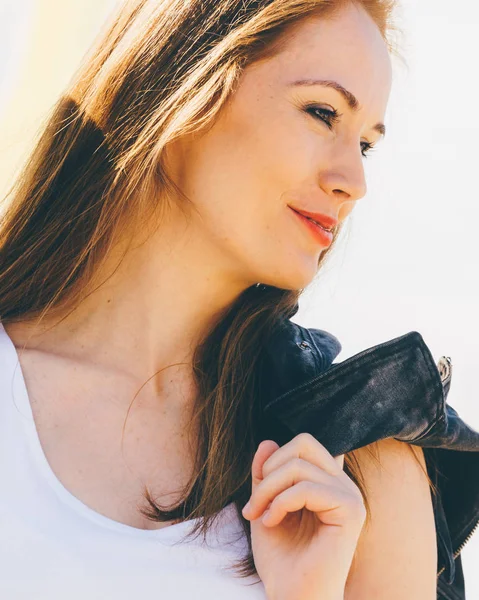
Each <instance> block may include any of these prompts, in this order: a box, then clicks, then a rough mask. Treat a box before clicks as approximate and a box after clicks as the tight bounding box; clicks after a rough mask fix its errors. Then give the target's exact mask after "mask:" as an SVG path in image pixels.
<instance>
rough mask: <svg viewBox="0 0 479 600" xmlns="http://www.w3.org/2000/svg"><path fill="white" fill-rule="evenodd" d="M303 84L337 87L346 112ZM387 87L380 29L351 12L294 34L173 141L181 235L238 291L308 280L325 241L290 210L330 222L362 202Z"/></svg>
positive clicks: (334, 99)
mask: <svg viewBox="0 0 479 600" xmlns="http://www.w3.org/2000/svg"><path fill="white" fill-rule="evenodd" d="M305 80H308V81H310V82H312V81H313V80H321V81H324V80H328V81H332V82H336V83H337V84H340V86H342V87H343V88H344V89H345V90H347V91H348V92H349V103H348V98H347V97H345V96H344V95H343V94H341V93H340V91H338V90H337V89H335V88H334V87H331V86H326V85H320V84H314V85H311V84H308V85H305V84H301V85H300V84H295V82H298V81H303V82H304V81H305ZM391 80H392V70H391V61H390V56H389V52H388V49H387V46H386V43H385V42H384V40H383V39H382V37H381V34H380V32H379V30H378V29H377V27H376V25H375V23H374V22H373V21H372V19H371V18H370V17H369V15H368V14H367V13H366V12H365V11H364V10H363V9H362V8H361V7H357V6H355V5H350V6H348V7H345V8H344V9H342V11H341V12H340V13H338V14H337V15H336V16H334V18H329V17H328V18H327V19H318V18H317V17H316V18H308V19H307V20H304V21H302V23H301V24H300V25H299V26H298V25H297V26H296V27H295V30H294V36H293V37H292V38H290V39H289V40H288V42H287V45H286V46H285V47H284V49H283V50H282V52H281V53H280V54H278V55H276V56H275V57H274V58H270V59H268V60H266V61H261V62H258V63H256V64H253V65H250V66H248V67H247V68H246V69H245V71H244V73H243V76H242V79H241V81H240V85H239V87H238V88H237V91H236V92H235V93H234V95H233V96H232V97H231V98H230V101H229V102H228V104H227V105H226V106H225V107H224V109H223V110H222V111H221V113H220V115H219V116H218V117H217V120H216V121H215V123H214V125H213V126H212V127H210V128H209V129H208V130H207V132H206V133H202V134H201V135H199V134H195V135H194V136H191V137H189V138H184V139H183V140H182V142H181V152H179V153H178V154H177V156H176V163H175V167H174V171H173V173H176V179H177V183H178V184H179V185H180V187H181V188H182V189H183V191H184V192H185V193H186V194H187V195H188V197H189V198H190V199H191V200H192V202H193V204H194V208H195V209H196V210H195V211H192V213H191V216H190V224H189V227H192V228H193V229H194V234H195V235H196V236H200V237H201V239H202V241H205V240H207V243H208V244H210V245H212V246H213V247H214V250H215V252H214V253H213V256H217V257H218V261H224V264H225V265H226V263H227V264H228V265H229V268H230V269H231V267H232V268H233V269H234V270H236V276H237V278H238V281H242V282H244V285H245V287H249V286H250V285H252V284H253V283H255V282H262V283H266V284H268V285H273V286H276V287H280V288H284V289H300V288H304V287H306V285H307V284H308V283H310V282H311V280H312V279H313V278H314V276H315V274H316V272H317V268H318V260H319V258H320V255H321V253H322V252H324V250H325V249H326V248H327V247H328V243H327V241H326V242H325V241H322V240H321V237H320V236H318V235H317V234H315V233H313V231H314V228H313V230H312V229H311V228H310V227H309V225H308V224H307V223H306V222H305V221H304V220H303V218H301V217H299V216H298V214H297V213H296V212H295V211H294V210H293V208H294V209H296V210H305V211H309V212H314V213H322V214H324V215H328V216H331V217H333V218H335V219H336V220H337V221H338V222H341V221H343V220H344V219H345V218H346V217H347V215H348V214H349V213H350V212H351V211H352V210H353V208H354V206H355V204H356V202H357V201H358V200H359V199H360V198H362V197H363V196H364V195H365V194H366V183H365V174H364V166H365V165H364V161H365V160H367V158H365V156H366V155H367V149H368V147H369V145H376V144H377V143H378V142H380V140H381V139H382V137H383V134H382V133H381V131H380V130H381V127H380V125H378V124H381V123H383V122H384V115H385V111H386V106H387V101H388V97H389V93H390V88H391ZM351 94H352V95H353V96H354V97H355V99H356V100H357V104H358V106H357V107H356V109H354V108H352V107H351V106H350V103H352V96H351ZM370 160H371V159H370ZM199 247H200V246H199ZM211 255H212V254H211V253H210V252H208V256H209V259H210V258H211Z"/></svg>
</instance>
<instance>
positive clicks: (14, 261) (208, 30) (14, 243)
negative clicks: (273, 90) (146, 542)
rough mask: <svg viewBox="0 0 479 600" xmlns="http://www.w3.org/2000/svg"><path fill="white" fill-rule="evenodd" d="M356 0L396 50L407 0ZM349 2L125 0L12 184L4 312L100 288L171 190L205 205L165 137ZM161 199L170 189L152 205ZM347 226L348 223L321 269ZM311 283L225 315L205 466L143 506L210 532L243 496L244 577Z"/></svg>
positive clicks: (217, 104) (257, 296)
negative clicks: (265, 354)
mask: <svg viewBox="0 0 479 600" xmlns="http://www.w3.org/2000/svg"><path fill="white" fill-rule="evenodd" d="M349 1H353V0H349ZM354 1H355V2H356V3H357V4H358V5H361V6H363V7H364V8H365V9H366V11H367V12H368V13H369V14H370V15H371V17H372V18H373V19H374V21H375V22H376V23H377V26H378V28H379V29H380V31H381V34H382V35H383V38H384V39H385V41H386V42H387V43H388V48H389V49H390V51H391V52H394V50H395V49H394V47H393V44H392V40H391V39H390V36H391V34H392V32H394V30H395V28H394V27H393V25H392V23H391V14H392V11H393V8H394V5H395V1H394V0H354ZM347 2H348V0H314V1H313V0H259V1H258V0H256V1H253V0H191V1H190V2H184V1H183V0H163V1H162V2H158V1H157V0H130V1H127V2H125V3H124V4H122V6H121V7H120V9H119V10H118V13H117V14H116V15H115V16H114V18H112V19H111V21H110V22H108V24H107V26H105V28H104V30H103V31H102V33H101V35H100V36H99V37H98V38H97V41H96V43H95V44H94V45H93V47H92V49H91V51H90V52H89V53H88V55H87V56H86V57H85V59H84V61H83V63H82V65H81V66H80V68H79V70H78V71H77V73H76V76H75V77H74V78H73V80H72V83H71V84H70V86H69V88H68V89H67V90H65V92H64V94H63V95H62V96H61V98H60V99H59V101H58V102H57V104H56V105H55V107H54V108H53V111H52V114H51V116H50V117H49V119H48V121H47V122H46V125H45V127H44V129H43V131H42V133H41V135H40V137H39V139H38V140H37V143H36V146H35V148H34V150H33V152H32V154H31V156H30V158H29V160H28V161H27V163H26V165H25V167H24V169H23V171H22V173H21V174H20V177H19V178H18V179H17V181H16V182H15V184H14V186H13V188H12V190H11V191H10V193H11V192H12V191H14V194H13V196H12V200H11V202H10V203H9V205H8V207H7V210H6V211H5V213H4V215H3V217H2V221H1V226H0V318H1V319H2V321H3V322H4V323H8V322H15V321H27V320H33V319H34V318H36V317H39V321H38V322H40V321H41V319H43V318H44V317H45V316H46V315H47V313H49V314H51V315H55V314H56V313H57V311H62V312H63V311H65V309H67V310H70V309H73V308H74V307H75V306H77V305H78V304H79V303H80V302H81V300H82V298H84V297H85V296H86V295H87V293H91V292H92V291H94V282H95V274H96V272H97V268H98V267H99V265H100V264H102V261H103V260H104V259H105V257H106V256H107V255H108V254H109V252H110V250H111V249H112V248H113V247H114V246H115V244H116V243H117V242H119V241H120V240H124V239H131V240H132V239H136V236H137V235H138V233H139V232H140V231H148V230H149V227H146V225H147V224H155V226H156V225H157V224H159V223H160V222H161V218H160V217H161V213H162V211H164V210H165V209H166V208H167V204H166V203H167V201H168V199H169V197H170V193H171V195H172V196H173V197H175V195H178V197H180V198H182V199H183V200H184V201H185V202H191V201H190V199H189V198H187V197H186V196H185V195H184V194H183V193H182V192H181V190H179V189H178V187H177V186H176V185H175V183H174V182H173V181H172V179H171V178H170V177H169V176H168V174H167V169H166V166H165V150H166V148H167V145H168V144H169V143H171V142H173V141H174V140H175V139H177V138H178V137H180V136H181V135H183V134H185V133H190V132H193V131H198V130H199V129H200V128H201V127H203V126H207V125H208V124H210V123H212V122H213V120H214V117H215V115H216V114H217V113H218V111H219V110H220V109H221V107H222V106H223V105H224V103H225V101H226V100H227V99H228V97H229V96H230V95H231V94H232V93H233V91H234V89H235V85H236V84H237V82H238V80H239V76H240V75H241V72H242V70H243V69H244V68H245V67H246V66H248V65H249V64H252V63H253V62H255V61H258V60H264V59H266V58H268V57H271V56H273V55H274V53H275V52H277V51H279V50H280V49H281V47H282V45H283V44H284V43H285V41H286V39H287V36H288V34H289V33H290V32H292V31H293V26H294V25H295V24H299V22H300V21H301V20H302V19H303V18H305V17H308V16H318V17H319V18H323V17H327V16H331V15H332V14H333V13H334V11H336V10H338V9H339V8H340V7H341V6H343V5H344V4H345V3H347ZM160 192H161V194H160ZM152 197H156V198H162V199H163V202H157V203H150V204H147V202H146V200H147V199H151V198H152ZM340 232H341V226H339V227H338V228H337V230H336V232H335V238H334V241H333V244H332V245H331V246H330V247H329V248H328V249H327V250H326V251H324V252H323V253H322V255H321V258H320V261H319V263H318V267H321V265H322V264H323V263H324V261H325V259H326V258H327V257H328V255H329V254H330V253H331V251H332V249H333V248H334V247H335V246H336V241H337V239H338V237H339V234H340ZM130 236H131V237H130ZM120 260H121V259H120ZM96 283H97V282H95V284H96ZM99 285H101V283H100V284H99ZM302 291H303V290H297V291H296V290H295V291H291V290H284V289H278V288H274V287H271V286H267V285H262V284H261V285H255V286H252V287H250V288H248V289H246V290H245V291H244V292H243V293H242V294H241V295H240V296H239V297H238V298H237V299H236V300H235V302H234V303H233V304H232V305H231V306H229V307H227V308H226V309H225V310H224V311H223V312H222V314H220V315H218V316H217V320H216V324H215V325H214V327H212V328H211V330H210V331H207V332H205V334H204V338H203V339H202V341H201V343H200V344H199V345H198V346H197V348H196V350H195V355H194V359H193V367H194V376H195V381H196V382H197V385H198V387H197V389H198V394H197V398H196V400H195V414H194V419H193V421H192V425H191V426H192V428H194V429H195V430H196V431H197V432H199V435H198V440H199V447H198V448H197V458H196V465H195V471H194V475H193V477H192V479H191V480H190V482H189V484H188V485H187V486H186V487H185V489H184V490H183V496H182V500H181V501H180V502H179V503H178V504H177V505H176V506H175V507H173V508H171V507H170V509H167V507H161V505H159V504H157V503H156V502H155V501H154V500H153V499H152V498H151V496H150V494H149V492H148V489H146V491H145V497H146V499H147V501H148V504H149V506H150V507H151V510H144V513H143V514H145V515H146V516H148V517H150V518H151V519H154V520H157V521H170V520H172V519H185V518H186V519H191V518H195V517H204V518H203V519H199V520H198V522H197V523H195V527H194V529H193V531H192V534H195V533H198V532H202V533H206V531H207V530H208V529H209V527H210V525H211V522H212V519H214V516H215V514H216V513H218V511H219V510H221V509H222V508H223V507H225V506H226V505H227V504H228V503H230V502H234V503H235V505H236V510H237V514H238V517H239V519H240V520H241V523H242V525H243V527H244V532H245V534H246V537H247V540H248V545H249V554H248V555H247V556H246V557H245V558H244V559H243V560H241V561H240V562H238V563H236V564H235V568H237V569H238V571H239V573H240V574H241V575H243V576H246V575H253V574H255V573H256V569H255V566H254V560H253V555H252V551H251V536H250V523H249V521H247V520H246V519H244V517H243V516H242V514H241V509H242V507H243V506H244V504H245V503H246V500H247V499H248V497H249V495H250V492H251V481H250V470H251V462H252V459H253V455H254V453H255V451H256V448H257V446H258V444H259V442H260V441H261V439H260V434H259V431H258V425H257V424H258V422H259V419H260V415H259V414H258V405H259V402H255V399H257V398H258V394H259V381H258V379H259V376H258V372H259V369H258V365H259V363H260V357H261V350H262V346H263V343H264V341H265V340H267V339H268V336H269V335H270V334H271V332H272V331H273V330H274V328H275V326H276V324H278V322H279V321H280V320H281V319H284V318H289V317H290V316H291V315H292V314H294V313H295V312H296V308H297V305H298V299H299V297H300V295H301V293H302ZM368 450H370V451H371V453H372V455H374V453H373V451H372V448H368ZM413 454H414V452H413ZM345 469H346V471H347V473H348V474H349V476H350V477H351V478H352V479H353V481H355V483H356V484H357V485H358V486H359V488H360V490H361V493H362V494H363V498H364V500H365V505H366V509H367V514H368V518H369V516H370V510H369V505H368V502H367V496H366V492H365V489H364V483H363V479H362V475H361V470H360V467H359V463H358V461H357V460H356V457H355V453H354V452H351V453H349V454H347V455H346V456H345ZM426 476H427V474H426ZM428 480H429V478H428ZM429 482H430V484H431V485H433V484H432V482H431V481H430V480H429Z"/></svg>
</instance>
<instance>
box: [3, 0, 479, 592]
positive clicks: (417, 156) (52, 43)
mask: <svg viewBox="0 0 479 600" xmlns="http://www.w3.org/2000/svg"><path fill="white" fill-rule="evenodd" d="M116 3H117V2H116V0H82V2H81V3H78V2H74V1H73V0H63V1H62V2H59V1H58V0H0V56H1V61H0V140H1V143H0V196H1V197H3V196H4V195H5V194H6V193H7V191H8V189H9V187H10V186H11V185H12V183H13V180H14V177H15V174H16V172H17V170H18V169H19V167H20V166H21V164H22V162H23V160H24V159H25V158H26V157H27V155H28V152H29V150H30V149H31V145H32V142H33V139H34V136H35V135H36V134H37V132H38V131H39V129H40V127H41V125H42V122H43V119H44V118H46V116H47V115H48V111H49V110H50V108H51V106H52V105H53V103H54V102H55V101H56V99H57V97H58V95H59V94H60V93H61V91H62V90H63V88H64V87H65V86H66V84H67V83H68V81H69V80H70V78H71V77H72V75H73V72H74V71H75V69H76V68H77V66H78V64H79V61H80V60H81V58H82V56H83V54H84V53H85V52H86V50H87V49H88V47H89V45H90V44H91V42H92V41H93V39H94V37H95V36H96V35H97V33H98V31H99V30H100V28H101V27H102V25H103V23H104V20H105V18H106V17H107V15H108V14H109V12H110V10H111V9H112V8H113V6H114V5H115V4H116ZM396 22H397V24H398V25H399V27H400V28H401V29H402V30H403V31H404V37H402V38H401V40H400V43H401V46H400V51H401V53H402V55H403V56H404V57H405V59H406V66H405V65H403V64H401V63H400V62H399V61H398V60H397V59H394V65H395V81H394V84H393V90H392V96H391V101H390V106H389V109H388V115H387V118H386V127H387V129H388V132H387V136H386V138H385V139H384V141H383V142H381V143H380V144H379V146H378V148H377V149H376V150H375V151H373V153H372V154H371V156H370V158H368V159H366V160H365V167H366V171H367V176H368V188H369V189H368V194H367V196H366V197H365V198H363V199H362V200H361V201H360V202H359V203H358V205H357V207H356V209H355V211H354V213H353V214H352V215H351V217H350V218H349V224H348V226H347V227H346V231H345V234H346V235H345V236H344V237H343V240H342V242H340V245H339V247H338V249H337V250H336V253H335V255H334V256H332V257H331V258H330V260H329V262H328V264H327V265H326V268H325V269H324V271H323V272H322V273H321V275H320V276H319V277H318V279H317V281H316V282H315V283H314V285H313V286H312V287H311V288H310V289H309V290H308V291H307V292H306V293H305V295H304V296H303V298H302V300H301V306H300V311H299V312H298V314H297V315H296V316H295V317H294V320H295V321H296V322H298V323H301V324H302V325H304V326H308V327H317V328H320V329H326V330H328V331H331V332H332V333H334V334H335V335H336V336H337V337H338V338H339V340H340V341H341V343H342V346H343V349H342V352H341V354H340V355H339V356H338V358H337V359H336V361H335V362H339V361H342V360H345V359H346V358H348V357H349V356H352V355H354V354H356V353H358V352H360V351H361V350H363V349H365V348H367V347H370V346H373V345H376V344H379V343H381V342H383V341H386V340H388V339H392V338H394V337H397V336H400V335H402V334H404V333H407V332H409V331H419V332H420V333H421V335H422V336H423V337H424V340H425V342H426V343H427V345H428V346H429V348H430V349H431V351H432V353H433V355H434V356H435V358H436V360H437V359H439V357H440V356H441V355H447V356H450V357H451V358H452V363H453V378H452V384H451V390H450V392H449V396H448V403H449V404H450V405H451V406H453V407H454V408H455V409H456V410H457V411H458V412H459V413H460V415H461V416H462V417H463V418H464V419H465V420H466V421H467V422H468V423H469V424H470V425H471V426H472V427H474V428H475V429H478V430H479V392H478V391H477V389H476V388H475V385H474V381H475V372H476V369H477V368H478V363H479V342H478V339H479V319H478V315H477V311H478V307H479V269H478V266H477V265H478V261H479V251H478V247H477V244H478V243H479V238H478V236H477V234H476V233H477V223H478V219H479V190H478V187H476V186H477V185H478V183H479V180H478V172H479V168H478V166H477V163H478V161H479V151H478V149H477V140H478V139H479V112H478V111H477V109H476V104H477V97H478V92H479V75H478V70H477V60H478V58H479V36H478V35H477V32H478V31H479V5H478V4H476V3H475V2H472V1H471V0H457V1H456V2H454V3H451V2H446V0H421V2H417V1H416V0H402V2H401V7H400V10H399V11H398V12H397V18H396ZM477 476H478V477H479V473H478V475H477ZM462 560H463V565H464V572H465V580H466V591H467V598H468V599H470V600H475V599H479V573H478V569H477V566H478V565H479V534H478V533H477V532H476V534H475V535H474V536H473V538H472V539H471V541H470V542H469V543H468V544H467V545H466V547H465V549H464V550H463V553H462Z"/></svg>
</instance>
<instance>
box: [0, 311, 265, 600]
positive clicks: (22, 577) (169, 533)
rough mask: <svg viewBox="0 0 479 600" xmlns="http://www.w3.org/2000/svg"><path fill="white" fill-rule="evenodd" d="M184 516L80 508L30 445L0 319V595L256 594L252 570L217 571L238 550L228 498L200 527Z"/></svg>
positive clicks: (163, 598) (18, 380) (201, 597)
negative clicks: (207, 525) (154, 519)
mask: <svg viewBox="0 0 479 600" xmlns="http://www.w3.org/2000/svg"><path fill="white" fill-rule="evenodd" d="M194 521H195V519H193V520H191V521H184V522H182V523H177V524H174V525H169V526H167V527H164V528H163V529H157V530H145V529H139V528H136V527H132V526H130V525H126V524H124V523H120V522H118V521H115V520H113V519H110V518H108V517H106V516H104V515H102V514H100V513H98V512H96V511H94V510H92V509H91V508H89V507H88V506H87V505H86V504H84V503H83V502H81V501H80V500H79V499H78V498H76V497H75V496H73V494H71V493H70V492H69V491H68V490H67V489H66V488H65V487H64V486H63V485H62V483H61V482H60V480H59V479H58V478H57V477H56V475H55V473H54V472H53V470H52V469H51V467H50V465H49V463H48V461H47V459H46V456H45V454H44V452H43V449H42V446H41V444H40V439H39V437H38V434H37V430H36V427H35V422H34V419H33V415H32V410H31V406H30V401H29V398H28V393H27V388H26V385H25V380H24V378H23V374H22V370H21V365H20V363H19V360H18V353H17V350H16V348H15V346H14V345H13V342H12V340H11V339H10V337H9V336H8V334H7V332H6V330H5V328H4V327H3V325H2V323H1V322H0V598H1V599H2V600H134V599H135V598H145V599H158V600H176V599H178V600H186V599H188V600H189V599H194V600H207V599H208V600H211V599H217V598H221V599H223V598H227V599H228V600H259V599H261V600H265V598H266V593H265V590H264V585H263V583H262V582H261V581H260V580H259V577H255V576H253V577H248V578H241V577H239V576H237V575H236V574H235V573H234V572H233V571H231V570H226V569H227V568H228V567H230V566H231V564H232V562H233V561H235V560H237V559H239V558H242V557H244V556H245V554H246V551H247V543H246V538H245V536H244V533H243V532H242V530H241V524H240V522H239V519H238V516H237V515H236V512H235V510H234V505H233V504H232V503H231V504H228V505H227V506H226V507H225V508H224V509H223V510H222V511H221V512H220V514H219V516H218V521H217V522H216V523H215V524H214V527H213V529H212V530H210V531H209V532H208V534H207V543H206V544H205V543H204V541H203V538H202V536H201V535H199V536H198V537H197V538H196V539H195V537H193V538H191V539H189V540H184V541H183V540H182V537H183V536H184V534H185V533H186V531H187V530H190V528H191V526H192V523H193V522H194Z"/></svg>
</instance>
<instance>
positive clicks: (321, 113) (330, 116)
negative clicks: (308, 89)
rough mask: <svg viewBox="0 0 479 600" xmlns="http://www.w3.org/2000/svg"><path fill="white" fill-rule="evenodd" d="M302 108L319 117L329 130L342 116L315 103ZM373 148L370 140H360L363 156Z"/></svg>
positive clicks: (365, 156)
mask: <svg viewBox="0 0 479 600" xmlns="http://www.w3.org/2000/svg"><path fill="white" fill-rule="evenodd" d="M304 110H305V112H307V113H308V114H310V115H311V116H312V117H313V118H315V119H319V120H320V121H322V122H323V123H325V124H326V126H327V127H328V128H329V129H331V130H332V129H333V125H335V124H336V123H337V122H338V121H339V119H340V118H341V117H342V114H341V113H338V111H337V110H329V109H327V108H323V107H321V106H317V105H315V104H310V105H307V106H306V107H305V109H304ZM373 148H374V144H371V143H370V142H361V154H362V155H363V156H364V158H367V156H368V155H369V154H370V153H371V151H372V149H373Z"/></svg>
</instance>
